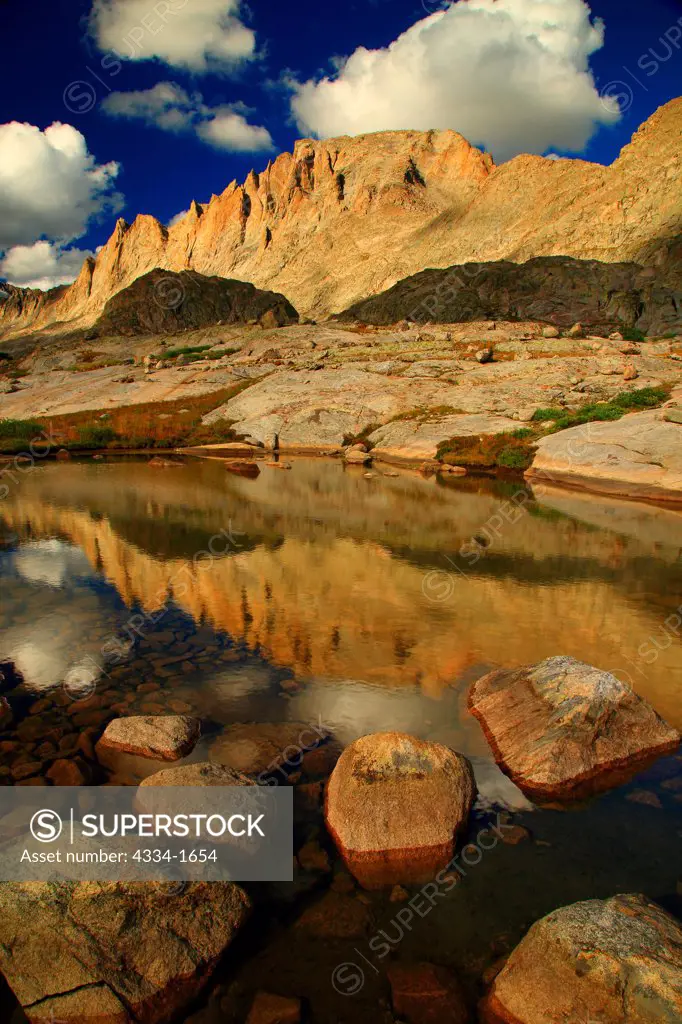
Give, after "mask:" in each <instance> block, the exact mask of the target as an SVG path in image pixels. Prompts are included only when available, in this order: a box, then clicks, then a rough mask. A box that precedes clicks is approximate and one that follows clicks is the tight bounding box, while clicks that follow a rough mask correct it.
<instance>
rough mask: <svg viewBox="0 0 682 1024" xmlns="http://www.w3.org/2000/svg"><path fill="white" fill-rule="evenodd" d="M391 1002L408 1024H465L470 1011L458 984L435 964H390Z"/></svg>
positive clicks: (449, 974) (396, 1012)
mask: <svg viewBox="0 0 682 1024" xmlns="http://www.w3.org/2000/svg"><path fill="white" fill-rule="evenodd" d="M388 980H389V982H390V984H391V1001H392V1003H393V1009H394V1011H395V1014H396V1016H397V1017H400V1019H401V1020H405V1021H407V1024H445V1022H446V1021H447V1024H467V1021H469V1019H470V1017H469V1011H468V1009H467V1005H466V1002H465V1001H464V995H463V993H462V989H461V987H460V985H459V982H458V981H457V979H456V978H455V977H454V975H453V974H452V973H451V972H450V971H448V970H446V968H444V967H436V966H435V965H434V964H427V963H421V964H402V963H395V964H391V965H390V967H389V968H388Z"/></svg>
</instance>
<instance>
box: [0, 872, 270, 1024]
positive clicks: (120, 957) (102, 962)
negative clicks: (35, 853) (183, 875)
mask: <svg viewBox="0 0 682 1024" xmlns="http://www.w3.org/2000/svg"><path fill="white" fill-rule="evenodd" d="M249 909H250V903H249V899H248V897H247V896H246V894H245V893H244V891H243V890H242V889H240V888H239V887H238V886H236V885H232V884H230V883H227V882H210V883H204V882H189V883H188V884H187V885H186V886H185V888H184V889H183V891H182V893H180V894H178V892H177V890H173V889H172V887H171V891H170V892H169V891H168V890H167V887H166V886H164V884H163V883H155V882H138V883H131V884H125V883H119V882H75V883H71V884H70V885H69V886H61V885H54V884H51V883H34V882H27V883H16V882H14V883H13V882H2V883H0V970H1V971H2V973H3V974H4V976H5V978H6V979H7V981H8V983H9V985H10V986H11V988H12V990H13V992H14V994H15V995H16V997H17V999H18V1000H19V1002H20V1003H21V1005H22V1006H23V1007H24V1010H25V1013H26V1014H27V1016H28V1019H29V1021H31V1024H49V1022H51V1021H53V1022H55V1024H56V1022H57V1021H59V1022H61V1024H103V1022H106V1024H124V1022H126V1024H127V1022H128V1021H131V1020H135V1021H144V1022H145V1024H167V1022H168V1021H169V1020H176V1019H182V1018H183V1012H182V1011H183V1010H185V1008H186V1007H187V1006H188V1005H189V1004H191V1002H192V1001H193V1000H194V999H196V998H197V996H198V995H199V993H200V992H201V990H202V989H203V988H204V986H205V984H206V981H207V980H208V978H209V977H210V975H211V973H212V971H213V969H214V967H215V966H216V964H217V963H218V961H219V960H220V959H221V957H223V956H224V954H225V951H226V949H227V947H228V946H229V945H230V943H231V941H232V939H233V938H234V936H235V935H236V933H237V931H238V930H239V928H240V927H241V925H242V924H243V923H244V921H245V920H246V918H247V916H248V913H249ZM55 965H58V969H56V968H55ZM121 1006H124V1007H125V1009H126V1014H125V1016H124V1017H121V1015H120V1007H121Z"/></svg>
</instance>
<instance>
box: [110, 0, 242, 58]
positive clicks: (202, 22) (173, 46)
mask: <svg viewBox="0 0 682 1024" xmlns="http://www.w3.org/2000/svg"><path fill="white" fill-rule="evenodd" d="M241 15H242V3H241V0H157V2H156V3H153V2H152V0H94V3H93V6H92V11H91V14H90V32H91V34H92V36H93V38H94V39H95V41H96V42H97V45H98V46H99V47H100V49H102V50H109V51H113V52H114V53H115V54H116V55H117V56H118V57H121V58H123V59H126V60H159V61H162V62H163V63H164V64H169V65H171V66H172V67H178V68H188V69H190V70H192V71H199V72H203V71H208V70H209V69H212V70H215V69H217V68H220V67H223V66H228V67H229V66H230V65H235V64H237V63H240V62H242V61H244V60H249V59H250V58H252V57H253V56H254V55H255V51H256V37H255V34H254V32H253V30H252V29H250V28H248V26H247V25H245V24H244V22H243V20H242V17H241Z"/></svg>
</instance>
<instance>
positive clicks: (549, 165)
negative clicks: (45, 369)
mask: <svg viewBox="0 0 682 1024" xmlns="http://www.w3.org/2000/svg"><path fill="white" fill-rule="evenodd" d="M681 122H682V99H676V100H672V101H671V102H669V103H667V104H666V105H665V106H663V107H661V108H660V109H659V110H657V111H656V112H655V113H654V114H653V115H652V116H651V117H650V118H649V119H648V121H647V122H646V123H645V124H644V125H642V127H641V128H640V129H639V130H638V131H637V132H636V133H635V135H634V137H633V139H632V141H631V142H630V143H629V144H628V145H627V146H625V147H624V149H623V150H622V152H621V154H620V156H619V157H618V159H617V160H615V161H614V163H613V164H612V165H611V166H610V167H603V166H601V165H599V164H590V163H588V162H586V161H583V160H570V159H560V160H547V159H544V158H543V157H538V156H528V155H522V156H518V157H515V158H514V159H513V160H510V161H508V162H507V163H505V164H502V165H501V166H499V167H496V166H495V165H494V164H493V162H492V159H491V157H490V156H489V155H488V154H485V153H482V152H481V151H480V150H478V149H476V148H474V147H473V146H471V145H470V144H469V143H468V142H467V141H466V139H464V138H463V137H462V136H461V135H458V134H457V133H456V132H453V131H428V132H416V131H397V132H378V133H376V134H373V135H360V136H357V137H354V138H348V137H342V138H338V139H328V140H324V141H314V140H310V139H303V140H300V141H299V142H297V143H296V145H295V147H294V152H293V153H283V154H280V155H279V156H278V157H277V158H276V160H274V161H273V162H271V163H270V164H268V166H267V168H266V169H265V170H264V171H263V172H262V173H260V174H259V173H256V172H255V171H252V172H251V173H250V174H249V175H248V177H247V179H246V181H245V182H244V183H243V184H241V185H240V184H238V183H237V182H236V181H233V182H232V183H231V184H230V185H228V187H227V188H226V189H225V191H224V192H223V193H222V194H221V195H220V196H213V197H212V198H211V200H210V201H209V202H207V203H197V202H192V204H191V206H190V209H189V211H188V212H187V214H186V215H185V217H183V218H182V219H181V220H180V221H179V222H178V223H176V224H174V225H173V226H172V227H165V226H164V225H163V224H161V223H160V222H159V221H158V220H156V219H155V218H154V217H151V216H148V215H143V214H141V215H139V216H138V217H137V218H136V219H135V221H134V222H133V223H132V224H127V223H126V222H125V221H124V220H119V221H118V222H117V224H116V227H115V229H114V232H113V234H112V236H111V238H110V239H109V241H108V242H107V243H106V245H105V246H104V247H103V249H102V250H101V251H100V252H99V253H98V255H97V258H96V259H88V260H86V262H85V263H84V265H83V268H82V270H81V273H80V275H79V277H78V278H77V280H76V281H75V282H74V283H73V284H72V285H70V286H68V287H66V288H59V289H54V290H53V291H51V292H49V293H40V292H35V291H26V290H22V289H17V288H13V287H12V286H8V288H7V291H8V292H9V298H8V299H6V300H5V301H4V303H3V306H2V312H1V313H0V325H1V326H2V329H3V332H4V333H5V334H9V333H17V332H21V331H23V330H26V329H33V328H36V327H44V326H46V325H49V324H54V323H57V322H61V323H64V322H78V323H80V324H91V323H92V322H93V321H94V320H95V319H96V317H97V315H98V314H99V313H100V312H101V310H102V309H103V307H104V305H105V303H106V302H107V300H108V299H109V298H110V297H111V296H112V295H113V294H115V293H116V292H117V291H120V290H121V289H122V288H125V287H126V286H127V285H129V284H130V283H131V282H132V281H134V280H135V279H136V278H138V277H141V276H142V275H143V274H145V273H147V272H149V271H150V270H153V269H155V268H157V267H159V268H161V269H164V270H172V271H182V270H188V269H192V270H196V271H198V272H199V273H202V274H208V275H212V274H218V275H220V276H224V277H233V278H238V279H240V280H245V281H250V282H252V283H253V284H255V285H256V286H257V287H260V288H268V289H274V290H276V291H279V292H282V293H284V294H285V295H286V296H287V297H288V298H289V299H290V301H291V302H293V303H294V305H295V306H296V308H297V309H299V311H300V312H301V313H303V314H305V315H314V316H317V317H319V316H324V315H327V314H329V313H332V312H338V311H341V310H343V309H346V308H348V307H349V306H350V305H352V304H353V303H354V302H357V301H359V300H360V299H362V298H364V297H366V296H368V295H372V294H376V293H377V292H380V291H382V290H385V289H386V288H389V287H391V286H392V285H393V284H395V283H396V282H397V281H400V280H402V279H403V278H405V277H408V276H410V275H412V274H415V273H417V272H419V271H421V270H423V269H424V268H425V267H448V266H452V265H453V264H456V263H466V262H470V261H474V260H475V261H479V262H482V261H485V262H490V261H494V260H502V259H507V260H513V261H517V262H524V261H525V260H528V259H531V258H533V257H537V256H551V255H564V256H573V257H576V258H581V259H593V260H594V259H596V260H601V261H603V262H614V261H616V260H618V261H623V260H627V261H634V262H637V263H640V264H643V265H645V266H658V267H660V268H661V270H662V275H663V279H664V280H665V279H666V278H667V277H668V271H667V270H666V265H667V263H668V260H669V256H670V252H671V250H674V249H675V246H678V247H679V242H678V241H676V239H677V238H678V237H679V234H680V226H681V223H682V204H681V200H680V196H682V189H681V188H680V179H681V177H682V146H681V144H680V140H681V138H682V136H681V134H680V124H681Z"/></svg>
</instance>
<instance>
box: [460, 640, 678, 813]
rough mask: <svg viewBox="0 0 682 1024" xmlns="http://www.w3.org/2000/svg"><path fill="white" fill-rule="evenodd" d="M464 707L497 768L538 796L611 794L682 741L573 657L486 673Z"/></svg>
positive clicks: (624, 690) (605, 676)
mask: <svg viewBox="0 0 682 1024" xmlns="http://www.w3.org/2000/svg"><path fill="white" fill-rule="evenodd" d="M469 706H470V708H471V710H472V712H473V714H474V715H475V716H476V718H477V719H478V720H479V722H480V723H481V725H482V726H483V730H484V732H485V734H486V737H487V738H488V741H489V743H490V745H491V747H492V749H493V753H494V754H495V758H496V760H497V763H498V764H499V765H500V767H501V768H502V769H503V771H505V772H506V773H507V774H508V775H510V776H511V778H512V779H513V781H514V782H515V783H516V785H517V786H519V787H520V788H521V789H522V790H523V791H524V792H525V793H527V794H528V795H530V796H533V797H535V798H538V799H546V800H550V799H559V800H562V799H563V800H569V799H575V798H578V797H581V796H584V795H587V794H590V793H594V792H599V791H601V790H605V789H609V788H610V787H612V786H613V785H616V784H618V783H619V782H622V781H623V780H624V779H625V778H627V777H628V775H631V774H634V773H635V772H637V771H639V770H640V769H641V768H643V767H645V766H646V765H648V764H650V763H652V762H653V761H655V760H656V759H657V758H658V757H661V756H662V755H663V754H666V753H670V752H671V751H673V750H675V749H676V748H677V747H678V746H679V744H680V736H679V734H678V733H677V732H676V730H675V729H673V728H671V727H670V726H669V725H667V724H666V723H665V722H664V721H663V719H662V718H661V717H660V716H659V715H658V714H657V713H656V712H655V711H654V709H653V708H652V707H651V706H650V705H649V704H648V703H647V702H646V701H645V700H642V698H641V697H639V696H638V695H637V694H636V693H634V691H633V690H631V689H630V687H629V686H627V685H626V684H625V683H622V682H621V681H620V680H619V679H616V677H615V676H613V675H611V674H610V673H608V672H602V671H600V670H599V669H596V668H593V667H592V666H591V665H585V664H584V663H582V662H579V661H576V660H575V659H574V658H548V659H547V660H546V661H543V662H541V663H540V664H539V665H531V666H525V667H524V668H519V669H509V670H507V669H499V670H497V671H495V672H491V673H489V674H488V675H486V676H484V677H483V678H482V679H479V680H478V681H477V682H476V683H474V685H473V687H472V689H471V693H470V697H469Z"/></svg>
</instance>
